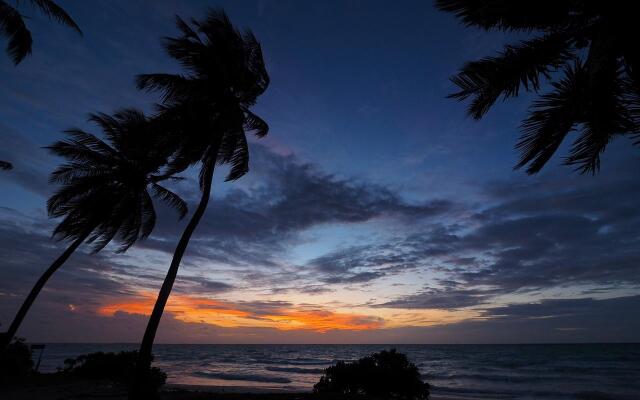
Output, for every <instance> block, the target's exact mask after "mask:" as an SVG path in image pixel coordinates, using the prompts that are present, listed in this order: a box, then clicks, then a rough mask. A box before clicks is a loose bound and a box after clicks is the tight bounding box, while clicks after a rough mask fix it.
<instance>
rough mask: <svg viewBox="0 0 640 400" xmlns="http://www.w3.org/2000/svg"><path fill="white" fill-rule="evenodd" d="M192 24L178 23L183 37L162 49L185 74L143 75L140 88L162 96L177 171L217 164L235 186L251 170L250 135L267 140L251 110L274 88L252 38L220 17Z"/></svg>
mask: <svg viewBox="0 0 640 400" xmlns="http://www.w3.org/2000/svg"><path fill="white" fill-rule="evenodd" d="M190 22H191V24H188V23H187V22H185V21H184V20H183V19H181V18H180V17H176V25H177V27H178V29H179V30H180V32H181V36H179V37H175V38H171V37H169V38H165V39H164V43H163V44H164V47H165V50H166V51H167V53H168V54H169V55H170V56H171V57H172V58H174V59H175V60H177V61H178V62H179V63H180V64H181V66H182V67H183V68H184V69H185V73H184V74H144V75H139V76H138V77H137V84H138V87H139V88H140V89H143V90H147V91H157V92H160V94H161V99H162V102H161V104H159V105H158V110H159V116H158V118H159V119H161V120H162V121H163V124H164V126H165V127H166V128H165V129H166V131H167V133H168V136H167V140H168V143H167V144H168V146H169V147H170V148H172V149H173V150H174V153H173V158H172V160H171V163H170V167H171V168H172V169H173V170H177V171H179V170H183V169H185V168H187V167H188V166H189V165H193V164H195V163H197V162H200V161H202V162H203V165H208V164H211V163H216V162H217V163H219V164H229V165H230V166H231V170H230V172H229V174H228V176H227V180H235V179H238V178H240V177H241V176H242V175H244V174H245V173H246V172H247V171H248V165H249V151H248V148H247V141H246V136H245V132H246V131H251V132H253V133H255V134H256V135H257V136H258V137H262V136H265V135H266V134H267V132H268V130H269V127H268V125H267V123H266V122H264V121H263V120H262V119H261V118H260V117H258V116H257V115H255V114H254V113H253V112H252V111H251V110H250V107H251V106H253V105H254V104H255V103H256V100H257V98H258V96H260V95H261V94H262V93H264V91H265V90H266V88H267V86H268V85H269V75H268V74H267V71H266V68H265V65H264V61H263V57H262V50H261V47H260V44H259V43H258V41H257V40H256V38H255V36H254V35H253V33H252V32H251V31H248V30H247V31H242V32H241V31H239V30H237V29H236V28H234V26H233V25H232V24H231V22H230V20H229V18H228V17H227V15H226V14H225V13H224V12H223V11H221V10H217V9H212V10H209V12H208V14H207V16H206V18H204V20H202V21H197V20H195V19H192V20H191V21H190Z"/></svg>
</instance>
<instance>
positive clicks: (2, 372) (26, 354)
mask: <svg viewBox="0 0 640 400" xmlns="http://www.w3.org/2000/svg"><path fill="white" fill-rule="evenodd" d="M0 335H2V334H0ZM32 372H33V359H32V358H31V348H30V347H29V345H28V344H26V343H25V342H24V339H22V338H19V339H15V340H13V341H12V342H11V343H9V345H8V346H6V347H2V348H0V383H2V382H9V381H10V380H11V381H15V380H16V379H22V378H24V377H26V376H28V375H29V374H31V373H32Z"/></svg>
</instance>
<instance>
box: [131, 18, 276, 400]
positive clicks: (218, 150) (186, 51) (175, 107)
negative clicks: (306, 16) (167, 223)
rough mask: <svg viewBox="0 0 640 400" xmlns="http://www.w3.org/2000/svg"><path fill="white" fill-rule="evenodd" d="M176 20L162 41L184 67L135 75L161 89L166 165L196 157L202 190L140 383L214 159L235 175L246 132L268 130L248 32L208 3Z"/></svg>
mask: <svg viewBox="0 0 640 400" xmlns="http://www.w3.org/2000/svg"><path fill="white" fill-rule="evenodd" d="M177 26H178V28H179V30H180V31H181V36H179V37H177V38H165V40H164V47H165V49H166V51H167V53H168V54H169V55H170V56H171V57H172V58H174V59H176V60H178V61H179V62H180V64H181V65H182V66H183V67H184V68H185V69H186V70H187V71H186V73H185V74H184V75H171V74H150V75H140V76H139V77H138V78H137V81H138V86H139V88H141V89H145V90H148V91H158V92H160V93H161V96H162V104H161V105H159V114H158V116H157V118H158V120H160V121H162V122H161V125H162V126H164V127H165V129H166V130H167V136H166V143H165V146H167V147H169V148H171V149H173V155H172V157H171V160H170V162H169V169H170V171H172V172H173V171H181V170H184V169H186V168H187V167H189V166H190V165H194V164H196V163H201V170H200V189H201V191H202V197H201V199H200V203H199V204H198V207H197V208H196V210H195V212H194V214H193V216H192V217H191V220H190V221H189V223H188V225H187V227H186V228H185V230H184V232H183V233H182V237H181V238H180V241H179V243H178V245H177V247H176V250H175V253H174V255H173V259H172V261H171V266H170V267H169V270H168V272H167V275H166V277H165V279H164V282H163V284H162V288H161V289H160V293H159V295H158V298H157V301H156V303H155V306H154V308H153V312H152V314H151V317H150V318H149V322H148V325H147V328H146V331H145V333H144V337H143V340H142V343H141V346H140V352H139V357H140V359H139V363H138V366H139V367H140V368H139V370H138V373H139V375H138V379H137V380H136V381H137V382H138V383H140V384H142V383H141V381H142V380H143V376H142V375H140V374H144V373H145V371H146V370H148V368H149V366H150V362H151V348H152V346H153V341H154V338H155V334H156V331H157V329H158V325H159V323H160V319H161V317H162V313H163V311H164V307H165V305H166V303H167V300H168V298H169V295H170V293H171V289H172V287H173V283H174V281H175V279H176V275H177V273H178V268H179V266H180V261H181V260H182V256H183V255H184V252H185V250H186V248H187V245H188V244H189V240H190V238H191V235H192V234H193V232H194V230H195V229H196V226H197V225H198V223H199V222H200V219H201V218H202V216H203V214H204V212H205V210H206V208H207V203H208V202H209V197H210V194H211V185H212V179H213V172H214V167H215V165H216V163H217V164H229V165H230V166H231V168H230V172H229V174H228V176H227V178H226V179H227V181H230V180H235V179H238V178H240V177H241V176H242V175H244V174H245V173H246V172H247V171H248V163H249V149H248V147H247V139H246V136H245V132H246V131H252V132H254V133H255V134H256V135H257V136H258V137H262V136H264V135H266V134H267V132H268V125H267V124H266V122H264V121H263V120H262V119H260V118H259V117H258V116H257V115H255V114H253V113H252V112H251V111H250V107H251V106H253V105H254V104H255V103H256V99H257V97H258V96H260V95H261V94H262V93H263V92H264V91H265V90H266V88H267V86H268V84H269V76H268V74H267V71H266V69H265V65H264V61H263V58H262V50H261V47H260V44H259V43H258V41H257V40H256V38H255V36H254V35H253V33H251V31H249V30H245V31H243V32H241V31H239V30H237V29H236V28H234V27H233V25H232V24H231V22H230V21H229V18H228V17H227V16H226V15H225V13H224V12H223V11H221V10H209V12H208V13H207V16H206V18H204V20H202V21H196V20H192V21H191V26H190V25H189V24H188V23H186V22H185V21H183V20H182V19H180V18H179V17H178V18H177ZM137 389H141V388H133V390H132V394H131V396H132V397H135V396H136V392H135V391H136V390H137Z"/></svg>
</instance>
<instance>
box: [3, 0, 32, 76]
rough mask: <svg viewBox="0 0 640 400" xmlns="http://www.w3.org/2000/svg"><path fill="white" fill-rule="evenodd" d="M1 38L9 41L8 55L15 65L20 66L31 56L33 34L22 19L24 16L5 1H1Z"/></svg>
mask: <svg viewBox="0 0 640 400" xmlns="http://www.w3.org/2000/svg"><path fill="white" fill-rule="evenodd" d="M0 36H3V37H6V38H8V39H9V43H8V44H7V53H9V55H10V56H11V59H12V60H13V63H14V64H16V65H18V64H20V62H21V61H22V60H23V59H24V58H25V57H26V56H28V55H29V54H31V46H32V44H33V39H32V38H31V32H29V30H28V29H27V26H26V25H25V23H24V20H23V19H22V15H20V13H19V12H18V10H16V9H15V8H13V7H11V6H10V5H9V4H7V3H6V2H5V1H3V0H0Z"/></svg>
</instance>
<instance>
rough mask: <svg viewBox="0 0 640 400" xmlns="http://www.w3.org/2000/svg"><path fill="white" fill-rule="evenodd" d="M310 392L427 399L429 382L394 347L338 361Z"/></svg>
mask: <svg viewBox="0 0 640 400" xmlns="http://www.w3.org/2000/svg"><path fill="white" fill-rule="evenodd" d="M313 391H314V392H315V393H319V394H341V395H347V396H362V395H364V396H367V397H373V398H381V399H401V400H421V399H428V398H429V384H427V383H425V382H422V380H421V379H420V371H418V368H417V367H416V366H415V365H414V364H412V363H410V362H409V360H408V359H407V356H406V355H404V354H402V353H398V352H396V350H395V349H391V350H389V351H386V350H383V351H381V352H380V353H375V354H372V355H370V356H368V357H364V358H361V359H359V360H358V361H355V362H350V363H345V362H344V361H339V362H338V363H337V364H336V365H334V366H331V367H329V368H327V369H326V370H325V372H324V375H323V376H322V377H321V378H320V381H319V382H318V383H316V384H315V386H314V387H313Z"/></svg>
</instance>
